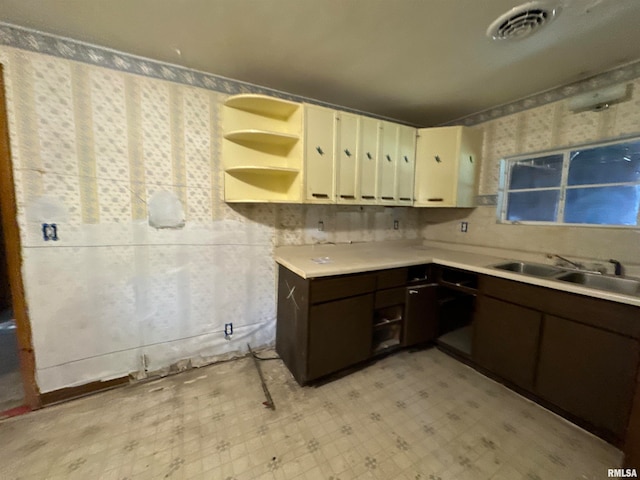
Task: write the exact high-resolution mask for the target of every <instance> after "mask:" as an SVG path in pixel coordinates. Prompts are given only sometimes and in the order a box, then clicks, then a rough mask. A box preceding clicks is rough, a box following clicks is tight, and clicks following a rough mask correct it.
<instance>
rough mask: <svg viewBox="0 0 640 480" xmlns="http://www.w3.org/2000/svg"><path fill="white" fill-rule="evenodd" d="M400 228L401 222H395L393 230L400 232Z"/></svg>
mask: <svg viewBox="0 0 640 480" xmlns="http://www.w3.org/2000/svg"><path fill="white" fill-rule="evenodd" d="M399 228H400V222H399V221H398V220H394V221H393V229H394V230H398V229H399Z"/></svg>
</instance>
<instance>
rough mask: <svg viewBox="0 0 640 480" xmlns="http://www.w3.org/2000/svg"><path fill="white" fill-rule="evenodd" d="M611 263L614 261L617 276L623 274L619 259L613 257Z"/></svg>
mask: <svg viewBox="0 0 640 480" xmlns="http://www.w3.org/2000/svg"><path fill="white" fill-rule="evenodd" d="M609 263H613V265H614V269H615V270H614V273H615V274H616V276H618V277H620V276H622V271H623V268H622V264H621V263H620V262H619V261H618V260H615V259H613V258H612V259H610V260H609Z"/></svg>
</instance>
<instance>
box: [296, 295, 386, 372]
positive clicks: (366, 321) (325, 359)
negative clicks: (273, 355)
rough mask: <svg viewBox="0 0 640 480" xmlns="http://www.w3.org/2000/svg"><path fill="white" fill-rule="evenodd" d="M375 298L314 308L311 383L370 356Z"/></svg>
mask: <svg viewBox="0 0 640 480" xmlns="http://www.w3.org/2000/svg"><path fill="white" fill-rule="evenodd" d="M373 298H374V296H373V294H367V295H360V296H357V297H352V298H346V299H344V300H337V301H333V302H327V303H322V304H319V305H314V306H312V307H311V310H310V312H309V334H308V338H309V357H308V371H307V377H306V379H307V380H313V379H315V378H319V377H321V376H323V375H327V374H329V373H333V372H337V371H338V370H341V369H343V368H345V367H348V366H351V365H354V364H356V363H358V362H361V361H363V360H366V359H367V358H369V357H370V355H371V334H372V333H371V332H372V318H373Z"/></svg>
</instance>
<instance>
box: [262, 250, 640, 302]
mask: <svg viewBox="0 0 640 480" xmlns="http://www.w3.org/2000/svg"><path fill="white" fill-rule="evenodd" d="M274 256H275V260H276V262H278V263H279V264H280V265H282V266H284V267H286V268H288V269H289V270H291V271H292V272H294V273H296V274H297V275H300V276H301V277H303V278H317V277H327V276H331V275H344V274H347V273H358V272H367V271H373V270H382V269H386V268H396V267H406V266H410V265H420V264H423V263H436V264H438V265H445V266H447V267H454V268H460V269H463V270H469V271H472V272H477V273H482V274H486V275H492V276H494V277H501V278H506V279H509V280H516V281H519V282H524V283H529V284H531V285H538V286H541V287H548V288H553V289H556V290H562V291H565V292H572V293H578V294H581V295H587V296H590V297H596V298H602V299H605V300H612V301H614V302H620V303H626V304H629V305H635V306H640V297H637V296H632V295H622V294H619V293H614V292H608V291H606V290H599V289H595V288H589V287H584V286H581V285H577V284H574V283H570V282H563V281H561V280H554V279H545V278H541V277H534V276H530V275H524V274H520V273H515V272H509V271H506V270H499V269H496V268H492V265H496V264H499V263H501V262H505V261H508V260H516V261H517V260H518V259H517V258H513V257H507V256H505V257H498V256H491V255H485V254H479V253H472V252H465V251H462V250H453V249H452V250H449V249H446V248H441V247H432V246H427V245H424V244H422V243H421V242H419V241H390V242H368V243H353V244H320V245H296V246H287V247H277V248H276V249H275V253H274Z"/></svg>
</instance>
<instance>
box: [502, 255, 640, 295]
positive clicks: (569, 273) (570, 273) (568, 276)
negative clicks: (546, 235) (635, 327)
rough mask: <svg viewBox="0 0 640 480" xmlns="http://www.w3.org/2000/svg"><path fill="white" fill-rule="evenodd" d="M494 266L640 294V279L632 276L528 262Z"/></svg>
mask: <svg viewBox="0 0 640 480" xmlns="http://www.w3.org/2000/svg"><path fill="white" fill-rule="evenodd" d="M493 268H497V269H498V270H506V271H509V272H515V273H521V274H523V275H531V276H533V277H539V278H546V279H549V280H559V281H562V282H569V283H574V284H577V285H582V286H583V287H588V288H595V289H598V290H606V291H608V292H614V293H619V294H622V295H632V296H640V280H635V279H631V278H623V277H613V276H610V275H605V274H599V273H592V272H583V271H580V270H567V269H566V268H561V267H554V266H551V265H541V264H538V263H526V262H505V263H500V264H498V265H493Z"/></svg>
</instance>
